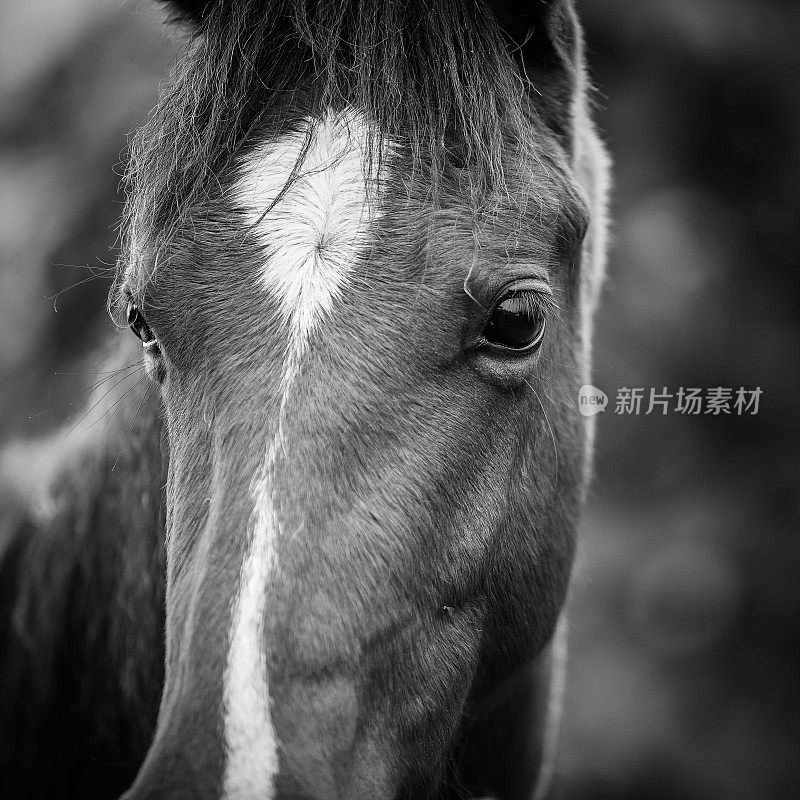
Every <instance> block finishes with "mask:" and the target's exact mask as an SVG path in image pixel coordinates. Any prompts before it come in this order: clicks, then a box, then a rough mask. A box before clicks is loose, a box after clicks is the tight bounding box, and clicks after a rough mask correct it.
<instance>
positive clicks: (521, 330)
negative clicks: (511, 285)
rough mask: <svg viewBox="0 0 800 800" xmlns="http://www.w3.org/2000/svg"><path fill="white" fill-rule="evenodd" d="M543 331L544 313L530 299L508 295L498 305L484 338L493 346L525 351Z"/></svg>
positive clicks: (517, 295) (520, 295)
mask: <svg viewBox="0 0 800 800" xmlns="http://www.w3.org/2000/svg"><path fill="white" fill-rule="evenodd" d="M543 331H544V317H543V315H542V312H541V311H540V310H539V309H538V308H537V307H536V304H535V303H533V302H532V301H531V299H530V298H529V297H525V296H524V295H522V294H520V293H517V294H510V295H508V296H507V297H505V298H504V299H503V300H502V301H501V302H500V303H498V305H497V307H496V308H495V310H494V312H493V314H492V318H491V319H490V320H489V324H488V325H487V326H486V330H485V332H484V336H485V337H486V340H487V341H488V342H491V343H492V344H499V345H502V346H503V347H508V348H510V349H513V350H524V349H525V348H526V347H531V346H532V345H533V344H534V342H536V341H537V340H538V339H540V338H541V336H542V333H543Z"/></svg>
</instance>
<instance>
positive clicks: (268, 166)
mask: <svg viewBox="0 0 800 800" xmlns="http://www.w3.org/2000/svg"><path fill="white" fill-rule="evenodd" d="M373 138H374V134H373V133H372V132H371V131H370V130H369V127H368V126H367V124H366V123H365V121H364V119H363V117H361V116H359V115H358V114H356V113H354V112H345V113H339V114H334V113H329V114H326V115H324V116H322V117H321V118H319V119H316V120H306V122H305V123H304V124H303V125H301V126H300V127H299V128H298V129H297V130H295V131H294V132H292V133H288V134H284V135H282V136H280V137H278V138H277V139H275V140H272V141H268V142H265V143H264V144H262V145H261V146H260V147H258V148H256V149H255V151H253V152H252V153H251V154H250V155H249V156H247V157H246V159H245V160H244V163H243V165H242V166H241V168H240V175H239V178H238V180H237V181H236V184H235V187H234V190H233V199H234V204H235V205H236V206H237V207H238V208H239V209H240V210H242V211H243V212H244V219H245V224H246V226H247V228H248V231H249V232H250V233H251V234H252V235H253V236H254V237H255V239H256V240H257V241H258V243H259V244H260V245H261V247H262V250H263V253H264V257H263V261H262V264H261V265H260V270H259V272H258V280H259V282H260V283H261V285H262V287H263V288H264V289H265V290H266V291H268V292H269V293H270V294H272V295H273V297H274V298H275V299H276V300H277V301H278V303H279V305H280V310H281V313H282V315H283V316H284V318H285V320H286V321H287V322H288V323H289V325H290V328H291V331H292V335H293V336H294V337H295V338H296V339H297V340H298V343H299V344H300V345H301V346H302V341H303V340H304V339H306V338H307V337H308V336H309V335H310V333H311V331H312V330H313V328H314V327H315V325H316V324H317V323H318V322H319V320H320V319H321V318H322V317H323V316H324V315H325V313H326V312H328V311H329V310H330V308H331V306H332V303H333V301H334V300H335V298H336V296H337V295H338V294H339V293H340V292H341V290H342V287H343V285H344V283H345V281H346V279H347V276H348V274H349V273H350V272H351V271H352V270H353V268H354V265H355V263H356V262H357V260H358V258H359V256H360V254H361V253H362V252H363V251H364V249H365V247H366V244H367V241H368V239H369V235H370V228H371V223H372V222H373V221H374V219H375V217H376V213H377V211H376V209H377V204H378V198H377V196H376V194H375V193H374V192H371V191H370V187H371V185H374V184H377V180H376V178H377V176H376V175H370V174H368V172H369V171H370V170H369V169H368V167H367V165H368V163H369V156H368V154H369V153H370V152H371V144H372V139H373ZM378 160H379V161H380V159H378ZM376 171H377V167H376Z"/></svg>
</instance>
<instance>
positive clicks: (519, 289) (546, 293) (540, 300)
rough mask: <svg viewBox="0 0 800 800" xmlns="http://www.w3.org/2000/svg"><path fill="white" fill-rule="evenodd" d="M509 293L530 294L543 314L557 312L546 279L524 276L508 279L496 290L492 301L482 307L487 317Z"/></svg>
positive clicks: (556, 303) (557, 308) (556, 306)
mask: <svg viewBox="0 0 800 800" xmlns="http://www.w3.org/2000/svg"><path fill="white" fill-rule="evenodd" d="M509 294H530V295H531V296H532V299H533V302H535V303H536V304H537V305H538V307H539V310H540V311H541V312H542V313H543V314H544V315H545V316H549V315H550V314H553V313H557V312H558V310H559V306H558V302H557V301H556V298H555V295H554V294H553V290H552V289H551V288H550V284H549V283H548V282H547V281H545V280H542V279H541V278H526V279H522V280H516V281H510V282H509V283H507V284H505V286H503V288H502V289H500V291H499V292H497V294H496V295H495V296H494V298H492V302H491V303H489V306H488V308H486V309H484V310H485V312H486V318H487V319H489V318H490V317H491V316H492V314H493V313H494V312H495V309H496V308H497V306H498V305H499V304H500V303H501V302H502V301H503V300H504V299H505V298H506V297H508V295H509Z"/></svg>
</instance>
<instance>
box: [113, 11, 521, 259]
mask: <svg viewBox="0 0 800 800" xmlns="http://www.w3.org/2000/svg"><path fill="white" fill-rule="evenodd" d="M527 89H528V86H527V79H526V78H525V73H524V69H522V67H521V64H520V63H519V57H518V53H517V54H515V53H514V52H513V48H512V43H511V40H510V39H509V38H508V37H507V36H506V35H505V34H504V33H503V31H502V30H501V28H500V26H499V25H498V23H497V21H496V19H495V17H494V14H493V13H492V11H491V10H490V9H489V8H488V7H487V6H486V5H485V4H484V3H482V2H474V3H473V2H469V3H464V2H462V0H428V2H423V0H398V1H397V2H391V3H387V2H381V1H380V0H355V1H353V0H340V1H339V2H324V1H323V0H317V1H316V2H308V0H266V1H265V0H240V2H236V3H228V2H220V3H215V4H213V5H212V7H211V8H210V9H209V11H208V14H207V16H206V17H205V18H204V19H203V21H202V23H200V24H199V25H198V26H197V27H196V28H195V29H194V31H193V33H192V35H191V38H190V40H189V41H188V43H187V45H186V52H185V53H184V56H183V57H182V58H181V59H180V60H179V63H178V64H177V65H176V67H175V69H174V71H173V74H172V76H171V79H170V80H169V82H168V83H167V84H166V85H165V86H164V87H163V89H162V93H161V96H160V99H159V102H158V104H157V106H156V108H155V109H154V110H153V112H152V113H151V115H150V117H149V119H148V120H147V122H146V123H145V125H144V126H143V127H142V128H141V129H140V130H139V132H138V133H137V134H136V136H135V137H134V139H133V141H132V145H131V155H130V159H129V166H128V170H127V174H126V182H127V186H128V190H129V194H130V195H131V196H132V199H131V201H129V204H128V208H127V215H126V222H127V230H128V243H129V244H130V238H131V235H132V234H131V232H130V231H131V230H132V229H134V228H135V229H136V231H138V233H137V237H140V236H146V237H153V236H155V235H156V232H158V234H157V235H159V236H162V237H165V235H166V234H167V233H168V232H169V231H172V230H175V229H176V228H177V227H178V226H179V225H180V224H181V223H182V222H183V221H185V217H186V215H187V214H188V211H189V210H190V209H192V208H193V207H196V206H197V205H198V201H202V199H203V198H204V197H205V196H206V195H207V194H208V193H209V192H210V191H213V187H215V185H217V184H220V182H221V181H222V180H223V176H224V175H225V174H226V169H228V168H230V167H231V165H232V163H234V162H235V159H236V157H237V154H239V153H240V152H241V150H242V147H243V146H246V145H247V144H248V143H249V142H254V141H256V140H257V138H258V134H259V133H260V132H263V131H265V130H270V131H272V132H273V134H274V133H275V131H276V129H277V130H280V129H281V128H285V127H287V126H289V125H291V124H292V121H297V120H299V119H300V118H305V117H308V116H311V117H312V118H313V117H314V116H315V115H318V114H320V113H322V112H323V111H324V110H325V109H328V108H333V109H341V108H344V107H346V106H350V107H352V108H355V109H356V110H357V111H358V112H359V113H363V114H364V116H365V118H366V120H367V123H368V124H369V126H370V128H371V129H372V130H374V131H375V137H374V141H372V142H370V143H369V144H368V147H367V153H366V156H365V157H366V158H367V159H368V160H369V161H370V162H371V163H370V165H369V166H370V167H374V166H375V164H374V162H380V160H381V159H382V158H384V157H385V156H384V153H385V152H386V148H385V144H386V141H387V140H388V141H390V142H391V144H392V147H394V148H397V147H400V148H402V149H403V150H404V151H406V152H407V153H408V154H409V155H410V159H411V164H412V172H414V173H419V171H421V170H422V169H424V173H425V175H426V180H427V181H428V184H429V187H430V191H431V192H432V193H433V194H434V195H435V194H436V192H437V187H438V186H439V183H440V180H441V176H442V173H443V171H444V169H445V168H446V167H447V166H450V165H454V164H455V165H457V166H465V167H467V168H468V169H466V170H464V171H465V172H466V173H467V174H468V176H469V177H468V180H469V182H470V183H471V184H472V188H473V190H475V189H476V190H477V191H480V192H492V191H496V190H502V189H503V188H504V184H505V175H504V169H503V162H504V152H505V153H506V155H505V158H506V159H507V158H508V153H507V151H508V150H509V148H511V149H512V150H513V148H514V147H515V146H516V147H518V146H519V145H520V143H521V142H523V141H524V138H525V137H524V130H525V125H526V121H527V120H528V119H529V116H530V114H531V111H530V109H529V108H528V104H527V96H528V95H527ZM301 158H302V156H301ZM379 167H380V164H378V170H377V173H380V169H379ZM374 172H375V170H373V169H370V170H369V172H368V173H367V174H373V173H374Z"/></svg>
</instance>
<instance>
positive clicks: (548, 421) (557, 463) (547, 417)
mask: <svg viewBox="0 0 800 800" xmlns="http://www.w3.org/2000/svg"><path fill="white" fill-rule="evenodd" d="M525 383H526V384H527V385H528V387H529V388H530V390H531V391H532V392H533V393H534V395H536V399H537V400H538V401H539V405H540V406H541V409H542V413H543V414H544V419H545V422H547V427H548V429H549V430H550V439H551V440H552V442H553V455H554V456H555V457H556V481H555V484H554V486H555V485H557V484H558V468H559V460H558V445H557V444H556V437H555V434H554V433H553V426H552V425H551V424H550V417H549V416H547V409H546V408H545V407H544V403H543V402H542V398H541V397H539V393H538V392H537V391H536V389H534V388H533V386H532V385H531V382H530V381H525Z"/></svg>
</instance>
